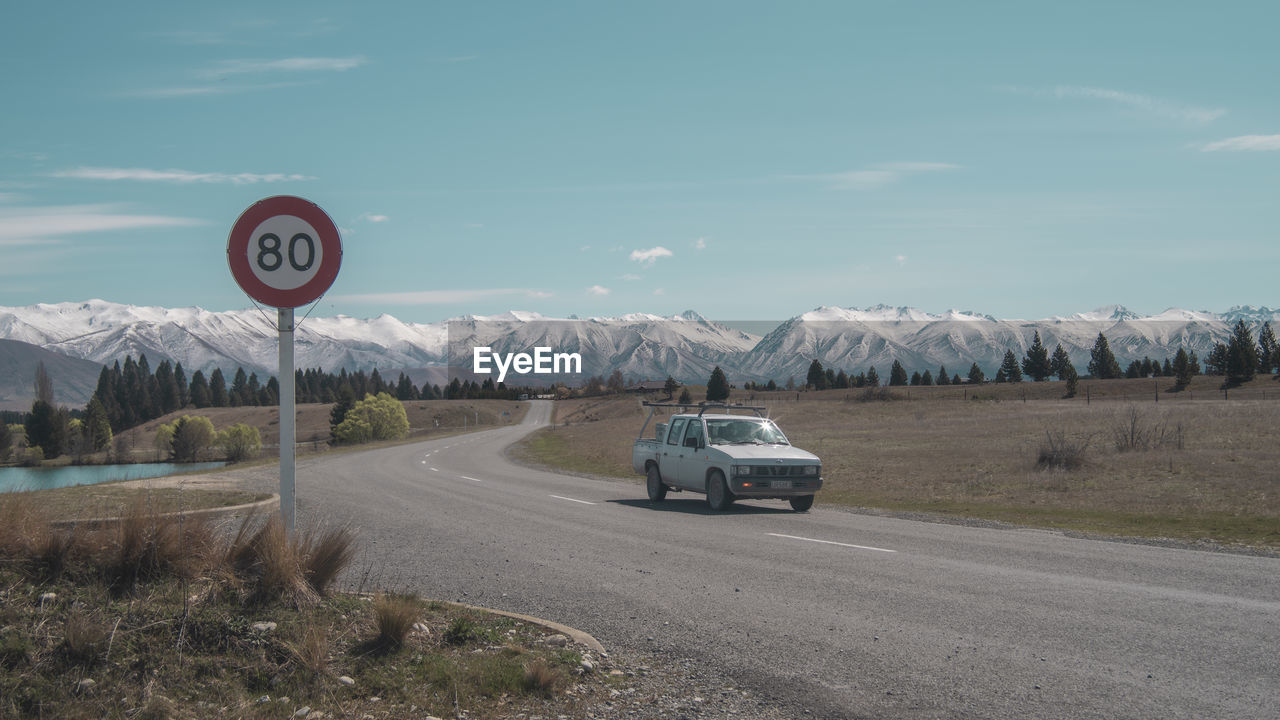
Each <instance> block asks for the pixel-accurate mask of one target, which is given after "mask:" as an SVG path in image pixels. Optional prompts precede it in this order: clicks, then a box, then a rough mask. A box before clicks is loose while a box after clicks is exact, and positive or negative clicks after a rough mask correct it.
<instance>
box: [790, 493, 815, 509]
mask: <svg viewBox="0 0 1280 720" xmlns="http://www.w3.org/2000/svg"><path fill="white" fill-rule="evenodd" d="M811 507H813V496H812V495H797V496H795V497H793V498H791V509H792V510H795V511H796V512H804V511H805V510H808V509H809V508H811Z"/></svg>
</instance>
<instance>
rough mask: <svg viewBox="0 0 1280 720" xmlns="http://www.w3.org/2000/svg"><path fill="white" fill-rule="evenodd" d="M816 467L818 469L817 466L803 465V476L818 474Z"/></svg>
mask: <svg viewBox="0 0 1280 720" xmlns="http://www.w3.org/2000/svg"><path fill="white" fill-rule="evenodd" d="M818 467H819V466H817V465H805V466H804V474H805V475H817V474H818Z"/></svg>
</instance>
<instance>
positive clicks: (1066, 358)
mask: <svg viewBox="0 0 1280 720" xmlns="http://www.w3.org/2000/svg"><path fill="white" fill-rule="evenodd" d="M1069 367H1071V356H1070V355H1068V354H1067V351H1066V350H1063V349H1062V343H1058V346H1057V347H1055V348H1054V349H1053V357H1051V358H1050V359H1049V369H1050V371H1052V373H1053V374H1054V375H1057V376H1058V379H1059V380H1066V379H1067V368H1069ZM1071 371H1072V372H1075V368H1073V367H1071Z"/></svg>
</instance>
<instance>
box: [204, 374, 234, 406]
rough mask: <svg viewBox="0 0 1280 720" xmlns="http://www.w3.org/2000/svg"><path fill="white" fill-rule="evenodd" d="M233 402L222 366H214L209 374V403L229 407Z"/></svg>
mask: <svg viewBox="0 0 1280 720" xmlns="http://www.w3.org/2000/svg"><path fill="white" fill-rule="evenodd" d="M230 404H231V398H230V396H229V395H228V394H227V379H226V378H224V377H223V376H222V368H214V369H213V373H212V374H211V375H209V405H210V406H212V407H227V406H229V405H230Z"/></svg>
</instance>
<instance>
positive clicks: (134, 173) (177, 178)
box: [53, 167, 315, 185]
mask: <svg viewBox="0 0 1280 720" xmlns="http://www.w3.org/2000/svg"><path fill="white" fill-rule="evenodd" d="M53 177H59V178H74V179H77V180H134V181H138V182H169V183H178V184H180V185H186V184H192V183H199V184H214V185H221V184H230V185H254V184H257V183H274V182H296V181H301V180H315V178H313V177H310V176H307V175H298V174H286V173H266V174H259V173H207V172H192V171H190V170H149V169H147V168H104V167H80V168H75V169H72V170H62V171H59V172H55V173H53Z"/></svg>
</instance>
